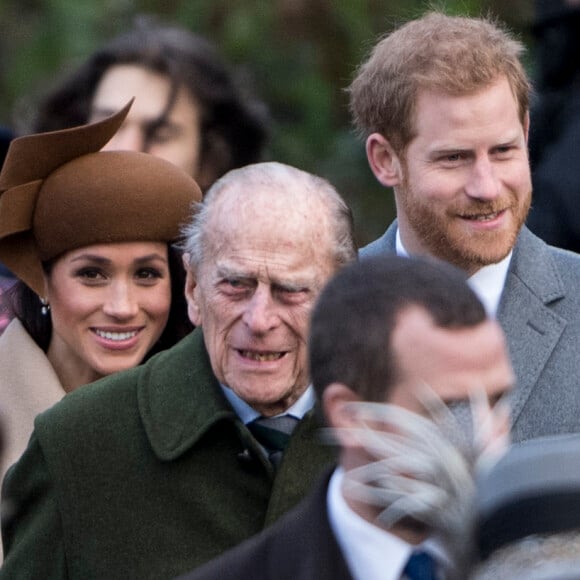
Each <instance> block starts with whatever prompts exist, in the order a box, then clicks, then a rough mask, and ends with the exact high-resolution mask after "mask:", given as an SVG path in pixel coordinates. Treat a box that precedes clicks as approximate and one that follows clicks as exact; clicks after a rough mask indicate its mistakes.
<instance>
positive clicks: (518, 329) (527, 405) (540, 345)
mask: <svg viewBox="0 0 580 580" xmlns="http://www.w3.org/2000/svg"><path fill="white" fill-rule="evenodd" d="M396 231H397V223H396V221H395V222H394V223H393V224H391V226H390V227H389V228H388V229H387V231H386V232H385V233H384V234H383V235H382V236H381V237H380V238H378V239H377V240H375V241H374V242H371V243H370V244H369V245H368V246H365V247H364V248H363V249H362V250H361V252H360V253H361V257H363V258H364V257H365V256H375V255H379V254H381V253H383V252H390V253H393V252H395V238H396ZM497 319H498V321H499V323H500V324H501V326H502V328H503V330H504V332H505V334H506V337H507V343H508V347H509V351H510V355H511V359H512V364H513V367H514V371H515V373H516V377H517V384H516V388H515V390H514V392H513V393H512V395H511V405H512V425H513V427H512V429H513V430H512V439H513V440H514V441H523V440H526V439H531V438H534V437H540V436H543V435H551V434H558V433H577V432H580V255H578V254H575V253H572V252H568V251H565V250H560V249H558V248H554V247H552V246H549V245H547V244H545V243H544V242H543V241H542V240H540V239H539V238H538V237H536V236H535V235H534V234H532V233H531V232H530V231H529V230H528V229H527V228H525V227H524V228H523V229H522V231H521V232H520V235H519V237H518V240H517V242H516V245H515V247H514V253H513V257H512V260H511V264H510V267H509V270H508V274H507V279H506V283H505V286H504V289H503V293H502V295H501V300H500V304H499V309H498V313H497Z"/></svg>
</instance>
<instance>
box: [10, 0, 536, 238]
mask: <svg viewBox="0 0 580 580" xmlns="http://www.w3.org/2000/svg"><path fill="white" fill-rule="evenodd" d="M429 6H435V7H440V8H443V9H444V10H445V11H446V12H448V13H453V14H467V15H476V16H477V15H480V14H491V15H494V16H496V17H497V18H499V19H500V20H501V21H503V22H505V23H506V24H507V26H508V27H509V28H510V29H512V30H513V31H514V32H515V33H516V34H518V36H519V37H520V38H521V39H522V40H523V41H524V42H526V43H529V42H530V38H529V25H530V23H531V21H532V17H533V9H532V0H509V1H506V0H456V1H452V0H446V1H439V2H425V1H424V0H0V23H1V24H2V34H1V35H0V124H4V125H9V126H15V124H16V122H17V120H18V117H19V116H22V115H27V114H28V112H27V107H28V108H29V107H30V102H31V98H32V99H33V98H34V96H35V95H37V94H38V93H39V92H40V91H42V90H43V88H45V87H46V86H48V85H49V84H51V83H53V82H54V80H55V78H58V76H59V75H61V74H62V73H63V72H64V71H65V70H67V69H69V68H71V67H74V66H75V64H76V63H78V62H80V61H82V60H83V59H84V58H85V57H86V56H87V55H88V54H89V53H90V52H91V51H92V50H93V49H94V48H96V47H97V46H98V45H99V44H100V43H101V42H102V41H103V40H104V39H108V38H109V37H111V36H113V35H115V34H117V33H118V32H120V31H121V30H123V29H124V27H126V26H127V25H128V24H129V23H130V22H131V21H132V19H133V18H134V16H135V15H137V14H142V13H146V14H153V15H156V16H158V17H159V18H160V19H162V20H165V21H168V22H175V23H179V24H181V25H183V26H186V27H188V28H189V29H191V30H193V31H195V32H198V33H201V34H203V35H205V36H206V37H208V38H210V39H212V40H213V41H214V42H215V43H216V44H217V45H218V46H219V47H220V48H221V50H222V52H223V53H224V55H225V56H226V57H227V58H228V59H229V61H230V62H231V63H233V64H235V65H237V66H239V67H240V69H241V72H242V73H243V74H244V75H245V77H246V78H247V82H248V84H249V86H251V87H253V91H254V92H255V93H256V94H258V95H260V96H261V97H262V98H263V99H264V100H265V101H266V102H267V103H268V105H269V107H270V111H271V115H272V118H273V121H274V130H273V136H272V141H271V146H270V149H269V152H268V158H271V159H276V160H279V161H284V162H286V163H290V164H292V165H296V166H297V167H301V168H304V169H306V170H309V171H312V172H314V173H317V174H319V175H322V176H324V177H326V178H327V179H329V180H330V181H331V182H332V183H333V184H334V185H335V186H336V187H337V188H338V189H339V191H340V192H341V193H342V194H343V195H344V196H345V198H346V199H347V200H348V202H349V203H350V205H351V207H352V208H353V211H354V213H355V220H356V228H357V237H358V242H359V244H361V245H362V244H364V243H367V242H368V241H370V240H372V239H374V238H375V237H377V236H378V235H380V234H381V233H382V231H383V230H384V229H385V227H386V225H387V224H388V223H389V222H390V221H391V219H392V217H393V215H394V205H393V200H392V195H391V192H389V191H388V190H385V189H384V188H381V187H380V186H379V185H378V183H376V182H375V180H374V177H373V176H372V174H371V172H370V169H369V168H368V166H367V163H366V158H365V153H364V144H363V142H362V141H361V140H360V139H359V138H358V137H357V136H356V135H355V133H354V131H353V130H352V127H351V124H350V116H349V112H348V107H347V96H346V94H345V91H344V89H345V87H347V86H348V84H349V82H350V80H351V78H352V76H353V73H354V71H355V69H356V66H357V64H358V63H359V62H360V61H361V60H362V59H363V58H364V57H365V56H366V55H367V54H368V52H369V50H370V48H371V47H372V45H373V44H374V43H375V41H376V39H377V37H378V36H379V35H381V34H384V33H385V32H387V31H389V30H390V29H392V28H393V27H394V26H396V25H397V24H399V23H401V22H402V21H405V20H407V19H409V18H412V17H414V16H417V15H419V14H420V13H422V12H423V11H424V10H425V9H426V8H427V7H429ZM527 66H528V67H529V68H530V69H531V68H533V53H531V54H529V55H528V61H527ZM530 74H532V76H533V71H532V70H530Z"/></svg>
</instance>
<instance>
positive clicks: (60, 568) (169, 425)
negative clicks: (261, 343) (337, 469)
mask: <svg viewBox="0 0 580 580" xmlns="http://www.w3.org/2000/svg"><path fill="white" fill-rule="evenodd" d="M317 426H318V424H317V421H316V418H315V416H314V414H313V412H311V413H310V414H309V415H307V416H306V417H305V418H304V419H303V420H302V421H301V422H300V423H299V424H298V426H297V428H296V431H295V432H294V433H293V435H292V438H291V441H290V444H289V447H288V449H287V450H286V453H285V456H284V459H283V461H282V463H281V465H280V467H279V469H278V471H277V474H276V475H274V473H273V471H272V467H271V466H270V464H269V462H268V461H267V459H265V458H264V456H263V454H262V453H261V452H260V449H259V447H258V444H257V443H256V442H255V440H254V439H253V438H252V436H251V435H250V433H249V431H248V430H247V428H246V427H245V426H244V425H243V423H242V422H241V421H240V420H239V419H238V417H237V415H236V414H235V413H234V411H233V410H232V408H231V407H230V406H229V404H228V403H227V401H226V399H225V397H224V396H223V393H222V391H221V388H220V386H219V384H218V382H217V380H216V378H215V377H214V375H213V373H212V371H211V367H210V362H209V358H208V356H207V353H206V350H205V346H204V342H203V335H202V332H201V330H200V329H197V330H195V331H194V332H193V333H192V335H190V336H188V337H187V338H185V339H184V340H183V341H181V342H180V343H179V344H177V345H176V346H175V347H173V348H172V349H170V350H168V351H165V352H163V353H160V354H158V355H157V356H155V357H153V358H152V359H151V360H150V361H148V362H147V363H146V364H144V365H142V366H139V367H136V368H134V369H131V370H129V371H126V372H123V373H118V374H115V375H112V376H110V377H107V378H105V379H102V380H101V381H98V382H96V383H93V384H92V385H90V386H89V387H81V388H80V389H78V390H77V391H75V392H74V393H71V394H70V395H67V396H66V397H65V398H64V399H63V400H62V401H61V402H59V403H57V404H56V405H55V406H54V407H52V408H51V409H49V410H48V411H46V412H45V413H43V414H41V415H40V416H39V417H38V418H37V420H36V422H35V432H34V434H33V436H32V439H31V442H30V444H29V446H28V449H27V450H26V452H25V454H24V456H23V457H22V458H21V460H20V462H19V463H17V464H16V466H15V467H13V468H12V470H11V471H9V473H8V476H7V478H6V483H5V486H4V490H3V492H4V495H5V497H10V498H11V499H12V502H13V504H14V505H16V506H17V511H16V515H15V517H14V518H13V520H12V521H11V522H5V524H4V529H3V540H4V547H5V561H4V566H3V567H2V568H0V578H2V579H11V580H12V579H15V578H18V579H19V580H21V579H22V580H24V579H32V578H35V579H37V578H44V579H57V578H59V579H64V578H67V579H83V580H89V579H94V578H100V579H107V580H111V579H115V578H119V579H121V578H123V579H128V578H139V579H145V578H154V579H155V580H159V579H162V578H172V577H174V576H176V575H178V574H182V573H185V572H187V571H189V570H191V569H193V568H195V567H196V566H198V565H200V564H201V563H203V562H205V561H207V560H209V559H211V558H213V557H214V556H217V555H218V554H220V553H222V552H223V551H225V550H226V549H228V548H230V547H232V546H234V545H236V544H238V543H240V542H242V541H243V540H244V539H246V538H248V537H249V536H251V535H253V534H255V533H257V532H259V531H261V530H262V529H263V528H264V527H265V526H266V525H268V524H270V523H271V522H274V521H275V520H276V519H277V518H278V517H279V516H280V515H281V514H283V513H285V512H286V511H287V510H288V509H289V508H291V507H293V506H294V505H295V504H297V503H298V502H299V500H300V499H302V497H304V496H305V495H306V494H307V492H308V491H309V489H310V487H311V485H312V483H313V481H314V480H315V479H316V478H317V477H318V475H319V474H320V472H321V471H322V470H323V469H324V468H325V467H326V466H327V465H328V464H329V463H331V462H332V461H333V460H334V452H333V451H332V450H331V449H329V448H327V447H326V446H323V445H322V444H319V441H318V433H317Z"/></svg>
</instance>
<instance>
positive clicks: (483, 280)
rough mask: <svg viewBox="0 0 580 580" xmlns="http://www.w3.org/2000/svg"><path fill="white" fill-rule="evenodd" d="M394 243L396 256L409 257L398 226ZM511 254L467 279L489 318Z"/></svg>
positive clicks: (501, 290) (501, 287)
mask: <svg viewBox="0 0 580 580" xmlns="http://www.w3.org/2000/svg"><path fill="white" fill-rule="evenodd" d="M395 244H396V251H397V255H398V256H405V257H409V252H407V250H406V249H405V246H404V245H403V241H402V240H401V233H400V230H399V228H397V238H396V242H395ZM512 255H513V251H512V252H510V253H509V254H508V255H507V256H506V257H505V258H504V259H503V260H501V262H498V263H497V264H490V265H489V266H484V267H483V268H480V269H479V270H478V271H477V272H476V273H475V274H473V275H472V276H471V277H470V278H469V279H468V280H467V282H468V284H469V285H470V286H471V288H472V290H473V291H474V292H475V293H476V294H477V296H478V298H479V299H480V300H481V302H482V304H483V306H484V308H485V311H486V312H487V315H488V316H489V317H490V318H495V317H496V314H497V309H498V307H499V301H500V299H501V294H502V292H503V288H504V286H505V281H506V278H507V272H508V269H509V266H510V262H511V259H512Z"/></svg>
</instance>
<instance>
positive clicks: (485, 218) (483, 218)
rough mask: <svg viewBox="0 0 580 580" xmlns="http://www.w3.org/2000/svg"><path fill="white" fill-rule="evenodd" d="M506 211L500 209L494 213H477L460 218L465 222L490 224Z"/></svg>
mask: <svg viewBox="0 0 580 580" xmlns="http://www.w3.org/2000/svg"><path fill="white" fill-rule="evenodd" d="M505 211H506V210H505V209H502V210H500V211H496V212H493V213H478V214H473V215H463V216H461V217H462V218H463V219H465V220H469V221H474V222H491V221H493V220H495V219H497V218H498V217H499V216H500V215H502V214H503V213H504V212H505Z"/></svg>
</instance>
